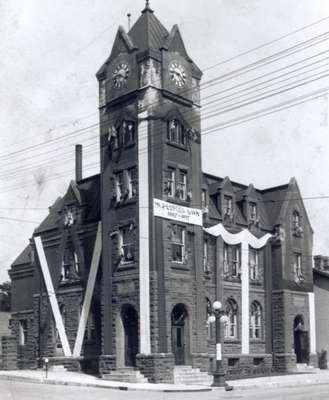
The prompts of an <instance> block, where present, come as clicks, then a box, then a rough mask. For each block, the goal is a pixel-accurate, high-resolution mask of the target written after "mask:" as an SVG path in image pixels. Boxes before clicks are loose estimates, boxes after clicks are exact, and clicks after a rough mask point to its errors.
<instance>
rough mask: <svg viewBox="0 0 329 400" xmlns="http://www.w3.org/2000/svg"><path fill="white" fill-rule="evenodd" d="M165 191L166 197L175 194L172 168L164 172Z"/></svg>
mask: <svg viewBox="0 0 329 400" xmlns="http://www.w3.org/2000/svg"><path fill="white" fill-rule="evenodd" d="M165 178H166V182H165V192H166V194H167V196H168V197H174V194H175V170H174V169H171V168H170V169H168V170H167V171H166V172H165Z"/></svg>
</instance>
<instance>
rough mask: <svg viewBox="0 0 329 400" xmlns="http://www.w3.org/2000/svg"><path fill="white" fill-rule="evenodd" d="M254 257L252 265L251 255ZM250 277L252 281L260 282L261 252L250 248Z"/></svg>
mask: <svg viewBox="0 0 329 400" xmlns="http://www.w3.org/2000/svg"><path fill="white" fill-rule="evenodd" d="M252 254H253V255H254V260H253V261H254V263H252V257H251V255H252ZM248 261H249V277H250V280H251V281H258V280H259V250H257V249H254V248H253V247H249V260H248Z"/></svg>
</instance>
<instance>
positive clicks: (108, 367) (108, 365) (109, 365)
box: [98, 354, 116, 377]
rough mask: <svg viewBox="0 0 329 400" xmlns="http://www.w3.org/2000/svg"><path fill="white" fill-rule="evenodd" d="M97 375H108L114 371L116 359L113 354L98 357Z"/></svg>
mask: <svg viewBox="0 0 329 400" xmlns="http://www.w3.org/2000/svg"><path fill="white" fill-rule="evenodd" d="M98 369H99V375H100V376H101V377H102V376H103V375H106V374H109V373H110V372H111V371H114V370H115V369H116V357H115V355H113V354H109V355H101V356H99V368H98Z"/></svg>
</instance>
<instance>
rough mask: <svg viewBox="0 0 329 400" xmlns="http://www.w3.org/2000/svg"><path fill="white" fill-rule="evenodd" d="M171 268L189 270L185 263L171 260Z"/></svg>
mask: <svg viewBox="0 0 329 400" xmlns="http://www.w3.org/2000/svg"><path fill="white" fill-rule="evenodd" d="M171 268H172V269H177V270H180V271H189V270H190V268H189V267H188V266H187V265H186V264H184V263H179V262H175V261H172V262H171Z"/></svg>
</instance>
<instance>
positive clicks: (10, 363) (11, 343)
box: [1, 336, 18, 371]
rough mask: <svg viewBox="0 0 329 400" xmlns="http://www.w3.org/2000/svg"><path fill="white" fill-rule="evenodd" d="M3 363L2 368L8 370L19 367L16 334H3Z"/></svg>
mask: <svg viewBox="0 0 329 400" xmlns="http://www.w3.org/2000/svg"><path fill="white" fill-rule="evenodd" d="M1 345H2V364H1V368H2V369H3V370H6V371H10V370H15V369H17V368H18V367H17V342H16V338H15V337H14V336H2V337H1Z"/></svg>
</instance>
